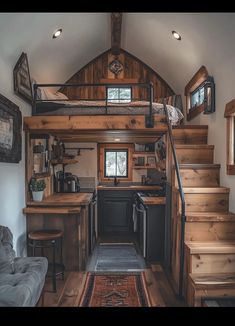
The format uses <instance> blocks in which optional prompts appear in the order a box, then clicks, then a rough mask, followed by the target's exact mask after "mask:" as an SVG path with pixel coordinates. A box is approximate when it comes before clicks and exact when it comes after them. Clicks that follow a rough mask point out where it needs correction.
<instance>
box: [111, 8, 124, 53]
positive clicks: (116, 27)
mask: <svg viewBox="0 0 235 326" xmlns="http://www.w3.org/2000/svg"><path fill="white" fill-rule="evenodd" d="M121 33H122V13H121V12H112V13H111V53H112V54H113V55H119V54H120V48H121Z"/></svg>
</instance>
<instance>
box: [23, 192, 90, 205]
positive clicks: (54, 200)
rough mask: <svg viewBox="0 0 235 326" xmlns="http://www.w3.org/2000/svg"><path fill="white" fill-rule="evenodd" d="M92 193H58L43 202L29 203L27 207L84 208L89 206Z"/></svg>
mask: <svg viewBox="0 0 235 326" xmlns="http://www.w3.org/2000/svg"><path fill="white" fill-rule="evenodd" d="M92 196H93V194H92V193H56V194H53V195H51V196H48V197H47V198H45V199H43V200H42V201H40V202H38V201H29V202H27V206H40V207H41V206H45V207H47V206H57V207H58V206H63V207H65V206H82V205H89V204H90V202H91V199H92Z"/></svg>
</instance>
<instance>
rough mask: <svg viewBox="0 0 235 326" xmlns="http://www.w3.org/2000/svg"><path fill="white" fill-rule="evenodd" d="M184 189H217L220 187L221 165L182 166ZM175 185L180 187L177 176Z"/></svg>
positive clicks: (180, 166)
mask: <svg viewBox="0 0 235 326" xmlns="http://www.w3.org/2000/svg"><path fill="white" fill-rule="evenodd" d="M179 168H180V176H181V181H182V184H183V186H184V187H206V186H207V187H217V186H219V185H220V164H180V165H179ZM173 175H174V180H173V184H175V186H177V185H178V183H177V179H176V174H173Z"/></svg>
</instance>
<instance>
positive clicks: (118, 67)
mask: <svg viewBox="0 0 235 326" xmlns="http://www.w3.org/2000/svg"><path fill="white" fill-rule="evenodd" d="M109 70H110V71H111V72H112V73H113V74H115V75H119V74H120V72H122V70H123V65H122V63H121V62H120V61H119V60H118V59H115V60H113V61H111V62H110V64H109Z"/></svg>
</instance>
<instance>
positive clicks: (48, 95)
mask: <svg viewBox="0 0 235 326" xmlns="http://www.w3.org/2000/svg"><path fill="white" fill-rule="evenodd" d="M41 100H55V101H56V100H68V97H67V96H66V95H64V94H63V93H60V92H55V93H53V91H52V90H50V89H47V88H41Z"/></svg>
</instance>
